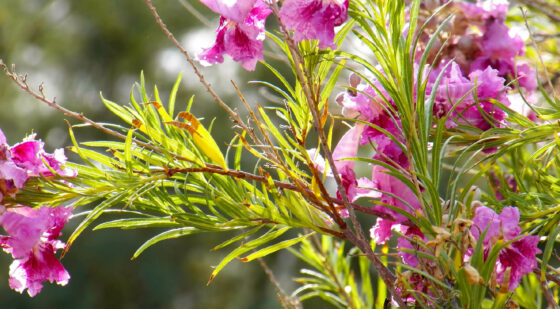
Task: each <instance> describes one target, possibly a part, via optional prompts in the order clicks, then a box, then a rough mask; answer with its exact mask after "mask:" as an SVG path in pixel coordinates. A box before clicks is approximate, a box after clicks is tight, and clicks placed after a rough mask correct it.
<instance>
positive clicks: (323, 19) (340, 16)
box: [280, 0, 348, 48]
mask: <svg viewBox="0 0 560 309" xmlns="http://www.w3.org/2000/svg"><path fill="white" fill-rule="evenodd" d="M347 18H348V0H285V1H284V3H283V4H282V8H281V9H280V21H281V22H282V24H284V26H285V27H286V29H287V30H293V31H294V40H295V41H296V42H301V41H303V40H319V48H327V47H331V48H336V44H334V42H333V41H334V27H335V26H340V25H341V24H342V23H344V22H345V21H346V19H347Z"/></svg>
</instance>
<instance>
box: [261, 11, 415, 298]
mask: <svg viewBox="0 0 560 309" xmlns="http://www.w3.org/2000/svg"><path fill="white" fill-rule="evenodd" d="M270 7H271V9H272V11H273V13H274V15H275V16H276V17H277V21H278V24H279V25H280V30H281V33H282V35H283V37H284V40H285V41H286V42H287V44H288V49H289V51H290V54H291V56H292V59H293V61H294V69H295V72H296V75H297V78H298V80H299V81H300V84H301V86H302V90H303V92H304V94H305V97H306V101H307V105H308V107H309V110H310V111H311V115H312V116H313V117H312V118H313V128H314V129H315V131H316V132H317V135H318V136H319V141H320V143H321V147H322V148H323V151H324V153H325V158H326V159H327V161H328V162H329V165H330V167H331V170H332V172H333V176H334V179H335V182H336V185H337V189H338V192H339V193H340V195H341V196H342V201H343V205H344V206H345V207H346V209H347V210H348V214H349V217H350V221H351V222H352V226H353V228H354V230H355V231H356V233H357V235H356V234H354V232H352V231H351V230H350V229H344V232H345V235H346V237H347V238H348V239H349V240H350V241H351V242H352V243H354V244H355V245H356V246H358V248H360V250H362V252H364V253H365V254H366V255H367V256H368V258H369V259H370V260H371V261H372V262H373V264H374V267H375V268H376V270H377V271H378V273H379V275H380V276H381V278H382V279H383V281H384V282H385V284H386V285H387V287H388V288H389V291H390V292H391V294H392V295H393V297H394V298H395V300H396V302H397V303H398V304H399V307H401V308H406V304H405V303H404V302H403V301H402V299H401V297H400V295H399V294H397V293H396V290H395V287H394V284H393V282H394V281H395V277H394V276H393V274H392V273H391V272H390V271H389V269H388V268H387V267H385V265H383V263H381V260H379V258H378V257H377V256H376V255H375V253H374V252H373V250H372V249H371V246H370V244H369V242H368V241H367V238H366V236H365V235H364V231H363V229H362V227H361V225H360V222H359V221H358V218H357V217H356V214H355V212H354V208H353V207H352V206H351V205H350V201H349V199H348V195H347V194H346V189H345V188H344V186H343V185H342V180H341V179H340V175H339V174H338V169H337V167H336V165H335V162H334V159H333V156H332V152H331V151H330V148H329V143H328V141H327V138H326V137H325V134H324V133H325V132H324V130H323V128H322V125H321V117H320V116H319V110H318V106H319V99H320V98H319V93H320V91H319V89H316V91H313V90H315V85H314V84H313V81H312V79H311V77H310V75H311V74H310V73H309V72H308V71H307V70H305V61H304V59H303V56H302V55H301V53H300V51H299V48H298V46H297V44H296V43H295V42H294V40H292V38H291V36H290V35H289V32H288V31H287V29H286V27H285V26H284V25H283V23H282V21H281V20H280V18H279V17H278V16H279V8H278V4H277V3H276V2H272V3H271V5H270ZM314 94H316V95H314ZM312 170H313V168H312ZM314 177H316V179H317V182H318V183H319V184H320V186H319V188H321V185H322V181H321V178H319V177H318V175H317V174H314Z"/></svg>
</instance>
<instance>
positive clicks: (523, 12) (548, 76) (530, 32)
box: [519, 7, 560, 99]
mask: <svg viewBox="0 0 560 309" xmlns="http://www.w3.org/2000/svg"><path fill="white" fill-rule="evenodd" d="M519 9H520V10H521V14H522V15H523V21H525V27H527V31H529V36H530V37H531V44H532V45H533V48H534V49H535V50H536V51H537V56H538V57H539V61H540V63H541V66H542V67H543V70H544V75H545V77H546V80H547V82H548V86H549V87H550V89H551V91H552V95H553V96H554V98H556V99H558V95H557V93H556V91H555V90H554V86H552V81H551V79H550V75H549V73H548V70H547V68H546V65H545V64H544V60H543V59H542V56H541V53H540V52H539V48H538V46H537V43H536V42H535V38H534V35H533V30H531V27H530V26H529V22H528V21H527V14H526V12H525V10H524V9H523V8H522V7H520V8H519ZM559 22H560V19H559Z"/></svg>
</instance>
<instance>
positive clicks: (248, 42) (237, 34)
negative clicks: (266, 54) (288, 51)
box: [197, 1, 272, 71]
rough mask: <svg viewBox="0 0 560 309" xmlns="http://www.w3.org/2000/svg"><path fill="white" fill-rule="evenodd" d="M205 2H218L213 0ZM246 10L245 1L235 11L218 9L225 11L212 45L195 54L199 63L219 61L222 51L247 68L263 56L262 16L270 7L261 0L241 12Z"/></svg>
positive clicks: (207, 63) (221, 58)
mask: <svg viewBox="0 0 560 309" xmlns="http://www.w3.org/2000/svg"><path fill="white" fill-rule="evenodd" d="M206 2H209V3H214V4H215V3H217V2H216V1H206ZM240 2H243V1H240ZM249 2H253V3H254V2H255V1H249ZM220 3H222V2H220ZM220 5H225V4H223V3H222V4H220ZM245 10H246V4H243V6H242V7H241V6H239V7H237V8H236V10H235V11H239V12H237V13H232V12H230V11H227V10H218V11H221V12H222V13H224V12H225V13H224V14H225V15H224V16H222V17H221V18H220V26H219V27H218V29H217V30H216V32H217V33H218V34H217V36H216V42H215V43H214V46H212V47H210V48H206V49H204V50H203V51H202V53H201V54H200V55H198V57H197V58H198V60H199V61H200V63H201V64H202V65H212V64H215V63H222V62H223V61H224V57H223V55H224V54H227V55H230V56H231V58H233V60H234V61H238V62H241V63H242V65H243V68H245V69H246V70H248V71H253V70H254V69H255V66H256V65H257V61H259V60H263V59H264V58H263V55H262V52H263V45H262V42H263V40H264V38H265V28H264V27H265V20H266V18H267V17H268V15H269V14H270V13H271V12H272V11H271V10H270V9H269V8H268V7H267V6H266V5H265V4H264V3H262V2H261V1H257V2H256V3H255V4H254V6H253V7H252V9H251V10H250V11H249V14H248V15H247V16H245V15H242V13H243V12H244V11H245ZM228 16H229V17H230V18H233V19H230V18H228ZM234 17H235V18H234Z"/></svg>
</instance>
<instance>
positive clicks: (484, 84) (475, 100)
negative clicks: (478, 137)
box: [427, 62, 510, 131]
mask: <svg viewBox="0 0 560 309" xmlns="http://www.w3.org/2000/svg"><path fill="white" fill-rule="evenodd" d="M436 74H439V72H437V71H434V72H433V73H432V77H431V78H432V79H434V80H435V77H433V76H434V75H436ZM436 76H437V75H436ZM504 82H505V79H504V78H502V77H500V76H499V75H498V71H497V70H494V69H493V68H492V67H486V69H485V70H484V71H479V70H477V71H473V72H472V73H471V74H469V78H468V79H467V78H466V77H464V76H463V74H462V72H461V69H460V68H459V65H458V64H457V63H455V62H452V63H451V65H450V66H449V67H448V69H447V70H446V72H445V73H444V76H443V78H442V80H441V82H440V84H439V85H438V87H437V89H436V90H435V91H437V92H436V100H435V102H434V114H435V115H436V116H438V117H442V116H445V115H447V114H449V113H451V114H450V115H449V117H448V119H447V122H446V126H447V127H448V128H455V127H457V125H459V124H462V125H468V126H472V127H476V128H478V129H480V130H482V131H486V130H488V129H490V128H492V127H493V126H495V127H502V126H503V123H502V121H503V120H504V118H505V113H504V112H503V111H502V110H501V109H500V108H498V107H497V106H495V105H494V104H493V103H492V101H491V100H497V101H499V102H501V103H502V104H504V105H506V106H507V105H509V104H510V103H509V100H508V98H507V95H506V91H507V90H509V87H506V86H505V85H504ZM430 91H433V90H431V89H430ZM427 93H429V92H428V91H427Z"/></svg>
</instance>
